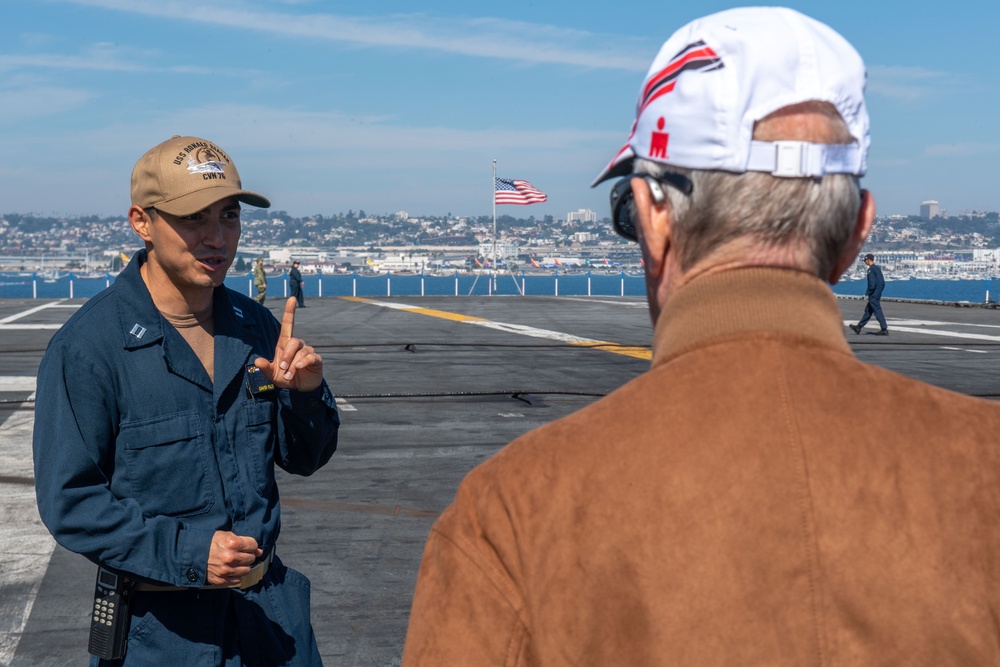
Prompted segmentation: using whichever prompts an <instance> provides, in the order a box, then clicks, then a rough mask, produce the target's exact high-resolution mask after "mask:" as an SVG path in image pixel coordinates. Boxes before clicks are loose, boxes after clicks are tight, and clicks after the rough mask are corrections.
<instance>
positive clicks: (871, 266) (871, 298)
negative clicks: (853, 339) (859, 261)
mask: <svg viewBox="0 0 1000 667" xmlns="http://www.w3.org/2000/svg"><path fill="white" fill-rule="evenodd" d="M865 264H866V265H867V266H868V289H866V290H865V298H867V299H868V303H867V304H866V305H865V314H864V315H862V316H861V321H860V322H858V323H857V324H849V325H848V326H849V327H851V331H853V332H854V333H856V334H859V333H861V330H862V329H864V328H865V325H866V324H868V320H870V319H871V317H872V315H874V316H875V319H876V320H878V323H879V325H881V327H882V328H881V329H879V330H878V332H877V333H876V334H875V335H876V336H888V335H889V327H887V326H886V324H885V316H884V315H882V290H883V289H884V288H885V278H883V277H882V269H880V268H879V266H878V264H876V263H875V255H873V254H871V253H868V254H867V255H865Z"/></svg>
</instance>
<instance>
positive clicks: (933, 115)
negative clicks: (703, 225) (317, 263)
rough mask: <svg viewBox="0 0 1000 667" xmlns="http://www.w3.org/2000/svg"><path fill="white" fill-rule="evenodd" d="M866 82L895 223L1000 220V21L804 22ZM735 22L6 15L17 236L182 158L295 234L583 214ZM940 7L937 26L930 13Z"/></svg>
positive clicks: (72, 12) (2, 106)
mask: <svg viewBox="0 0 1000 667" xmlns="http://www.w3.org/2000/svg"><path fill="white" fill-rule="evenodd" d="M788 5H789V6H791V7H794V8H796V9H799V10H800V11H803V12H805V13H807V14H810V15H811V16H813V17H815V18H817V19H819V20H821V21H824V22H825V23H827V24H829V25H831V26H832V27H833V28H835V29H836V30H838V31H839V32H841V33H842V34H843V35H844V36H845V37H847V39H848V40H850V41H851V42H852V43H853V44H854V45H855V47H856V48H857V49H858V51H859V52H860V53H861V55H862V57H863V58H864V59H865V61H866V64H867V66H868V71H869V85H868V102H869V111H870V114H871V116H872V141H873V145H872V150H871V153H870V166H869V172H868V176H867V177H866V178H865V180H864V185H865V187H867V188H868V189H870V190H872V191H873V192H874V193H875V197H876V201H877V203H878V210H879V213H880V214H895V213H902V214H916V213H918V209H919V205H920V202H921V201H923V200H925V199H936V200H938V201H939V202H940V205H941V207H942V208H943V209H946V210H947V211H948V212H950V213H960V212H962V211H965V210H971V209H979V210H994V211H995V210H1000V187H997V183H996V182H997V180H998V175H1000V166H998V165H1000V160H998V158H1000V122H998V118H997V116H998V114H1000V77H998V72H1000V49H998V48H997V46H996V37H995V35H996V26H997V24H998V19H1000V2H997V0H982V1H980V0H968V1H963V0H953V1H952V2H948V3H935V4H933V5H932V4H931V3H913V2H902V1H899V0H840V1H839V2H836V3H833V2H829V1H828V0H827V1H824V2H811V1H804V0H803V1H800V2H790V3H788ZM733 6H737V5H736V4H734V3H732V2H720V1H714V0H703V1H701V2H698V3H673V2H663V1H662V0H661V1H660V2H647V1H645V0H634V1H633V2H629V3H624V4H623V3H616V4H612V3H597V2H591V1H590V0H576V2H573V3H547V2H541V1H540V0H535V1H522V0H509V1H508V2H505V3H477V2H468V1H467V0H466V1H463V2H459V1H457V0H436V1H430V0H428V1H424V2H395V1H389V2H373V3H357V2H350V3H347V2H321V1H319V0H270V1H268V2H264V1H261V0H215V1H213V2H190V1H183V2H181V1H177V0H0V12H2V13H0V16H2V17H3V20H2V21H0V147H2V148H0V150H2V154H3V160H2V161H0V213H4V212H6V213H11V212H16V213H36V214H44V215H50V214H66V215H76V214H79V215H85V214H98V215H111V214H122V213H124V212H125V211H126V210H127V208H128V204H129V194H128V185H129V174H130V172H131V169H132V166H133V164H134V163H135V160H136V159H137V158H138V157H139V155H141V154H142V153H143V152H144V151H145V150H147V149H148V148H150V147H151V146H153V145H154V144H157V143H159V142H160V141H162V140H164V139H166V138H168V137H169V136H171V135H173V134H191V135H195V136H200V137H204V138H207V139H211V140H213V141H215V142H217V143H218V144H219V145H221V146H222V147H223V148H224V149H226V150H227V151H228V152H229V153H230V154H231V156H232V157H233V158H234V159H235V161H236V164H237V166H238V167H239V169H240V173H241V175H242V177H243V181H244V185H245V186H246V187H248V188H251V189H254V190H256V191H258V192H261V193H263V194H266V195H267V196H268V197H270V199H271V201H272V203H273V205H274V208H276V209H279V210H285V211H288V212H289V213H291V214H293V215H310V214H314V213H323V214H329V213H336V212H339V211H345V212H346V211H347V210H348V209H353V210H355V211H357V210H358V209H364V210H365V211H367V212H370V213H391V212H395V211H398V210H405V211H408V212H409V213H411V214H412V215H433V214H444V213H449V212H450V213H452V214H453V215H482V214H489V213H490V212H491V211H492V205H491V196H492V189H491V186H492V180H491V179H492V160H494V159H496V160H497V161H498V170H497V174H498V176H502V177H507V178H519V179H526V180H529V181H531V182H532V183H533V184H534V185H535V186H536V187H538V188H539V189H541V190H543V191H545V192H546V193H548V195H549V201H548V202H547V203H545V204H537V205H533V206H528V207H520V206H501V207H498V212H499V213H501V214H503V213H510V214H513V215H524V216H527V215H535V216H536V217H540V216H542V215H546V214H551V215H555V216H557V217H564V216H565V215H566V212H568V211H572V210H576V209H578V208H590V209H593V210H595V211H597V212H598V214H599V215H602V216H603V215H606V214H607V191H608V188H609V186H608V185H607V184H605V185H603V186H601V187H598V188H596V189H591V188H590V187H589V183H590V181H591V180H592V179H593V177H594V176H595V175H596V173H597V172H598V171H600V169H601V167H602V166H603V165H604V164H605V163H606V162H607V161H608V160H609V159H610V158H611V156H612V155H613V154H614V152H615V151H616V150H617V149H618V148H619V147H620V146H621V145H622V144H623V143H624V141H625V139H626V136H627V134H628V130H629V127H630V125H631V122H632V117H633V111H634V105H635V98H636V93H637V91H638V88H639V84H640V83H641V81H642V78H643V76H644V74H645V71H646V69H647V68H648V65H649V63H650V61H651V60H652V58H653V56H654V55H655V53H656V51H657V50H658V48H659V47H660V45H661V44H662V42H663V41H664V40H665V39H666V38H667V37H668V36H669V35H670V33H671V32H673V31H674V30H675V29H676V28H678V27H680V26H681V25H682V24H684V23H686V22H687V21H689V20H691V19H693V18H696V17H697V16H699V15H704V14H708V13H712V12H714V11H718V10H721V9H726V8H728V7H733ZM925 7H930V8H929V9H925Z"/></svg>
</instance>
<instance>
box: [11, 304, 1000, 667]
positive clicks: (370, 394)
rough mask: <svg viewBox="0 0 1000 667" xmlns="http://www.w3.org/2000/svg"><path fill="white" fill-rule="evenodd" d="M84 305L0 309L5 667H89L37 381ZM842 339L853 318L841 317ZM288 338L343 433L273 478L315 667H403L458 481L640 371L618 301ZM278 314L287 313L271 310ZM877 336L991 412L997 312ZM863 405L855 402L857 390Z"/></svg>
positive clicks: (901, 322) (937, 318) (869, 351)
mask: <svg viewBox="0 0 1000 667" xmlns="http://www.w3.org/2000/svg"><path fill="white" fill-rule="evenodd" d="M82 303H83V300H79V299H78V300H72V301H71V300H15V299H8V300H0V401H2V402H0V516H2V519H3V521H2V522H0V551H2V552H3V553H2V555H0V665H7V664H9V665H13V666H21V665H32V666H35V665H68V664H81V663H82V662H83V661H84V660H85V659H86V641H87V639H86V638H87V628H88V626H87V613H88V610H89V604H90V602H89V597H90V595H91V593H92V590H93V583H94V575H95V568H94V566H93V565H92V564H90V563H89V562H87V561H86V560H85V559H83V558H82V557H80V556H77V555H75V554H72V553H69V552H67V551H65V550H64V549H62V548H60V547H56V546H55V544H54V543H53V541H52V539H51V538H50V537H49V536H48V533H47V532H46V531H45V529H44V528H43V527H42V526H41V524H40V522H39V520H38V514H37V511H36V509H35V501H34V489H33V486H32V484H33V479H32V477H33V472H32V461H31V444H30V438H31V429H32V425H33V423H34V419H36V418H41V415H36V414H35V412H34V409H33V407H34V406H33V401H32V397H33V393H34V377H35V373H36V372H37V368H38V363H39V361H40V359H41V356H42V353H43V351H44V348H45V344H46V343H47V341H48V340H49V338H50V337H51V336H52V334H53V333H55V331H56V329H57V328H58V326H59V325H61V324H62V323H63V322H65V321H66V319H68V318H69V317H70V315H71V314H72V313H73V312H75V309H76V308H78V307H79V306H80V305H81V304H82ZM840 303H841V310H842V313H843V316H844V321H845V324H846V323H848V322H855V321H857V318H858V317H859V316H860V314H861V312H862V310H863V302H862V301H861V300H859V299H842V300H841V301H840ZM306 304H307V306H308V307H307V308H306V309H304V310H301V311H299V312H298V313H297V317H296V329H295V334H296V335H297V336H299V337H300V338H302V339H304V340H305V341H306V342H308V343H309V344H311V345H313V346H315V347H316V348H317V349H318V350H319V352H320V353H321V354H322V355H323V358H324V369H325V375H326V378H327V381H328V382H329V384H330V385H331V387H332V388H333V390H334V392H335V394H337V396H338V397H339V398H338V401H339V403H340V408H341V418H342V421H343V426H342V428H341V436H340V448H339V450H338V452H337V453H336V454H335V455H334V457H333V459H332V460H331V461H330V463H329V464H328V465H327V466H326V467H325V468H324V469H322V470H320V471H319V472H318V473H316V474H315V475H313V476H312V477H309V478H299V477H293V476H290V475H286V474H283V473H280V474H279V478H278V481H279V486H280V488H281V498H282V505H283V529H282V535H281V540H280V544H279V547H278V548H279V551H280V553H281V556H282V559H283V560H284V561H285V562H286V563H287V564H288V565H290V566H291V567H294V568H296V569H298V570H301V571H302V572H304V573H305V574H306V575H307V576H308V577H309V578H310V579H311V580H312V603H313V609H312V614H313V618H312V620H313V626H314V628H315V630H316V635H317V640H318V642H319V647H320V651H321V653H322V654H323V657H324V659H325V660H326V662H327V664H334V665H372V664H376V665H392V664H398V662H399V659H400V654H401V651H402V646H403V640H404V637H405V631H406V623H407V616H408V613H409V607H410V599H411V595H412V590H413V583H414V580H415V577H416V572H417V567H418V565H419V563H420V557H421V553H422V549H423V544H424V540H425V539H426V536H427V532H428V530H429V529H430V526H431V524H432V522H433V521H434V519H435V517H437V515H438V514H439V513H440V512H441V510H443V509H444V508H445V507H446V506H447V505H448V503H449V502H450V501H451V499H452V497H453V495H454V491H455V488H456V487H457V485H458V483H459V482H460V481H461V479H462V477H464V475H465V474H466V473H467V472H468V471H469V470H470V469H471V468H472V467H473V466H475V465H476V464H478V463H479V462H481V461H483V460H484V459H486V458H487V457H489V456H490V455H491V454H493V453H494V452H496V451H497V450H498V449H499V448H500V447H502V446H503V445H504V444H506V443H507V442H509V441H510V440H512V439H514V438H515V437H517V436H518V435H520V434H522V433H524V432H526V431H528V430H530V429H532V428H534V427H536V426H539V425H541V424H544V423H546V422H549V421H552V420H554V419H557V418H559V417H562V416H564V415H566V414H569V413H570V412H573V411H575V410H578V409H580V408H582V407H584V406H585V405H587V404H589V403H590V402H592V401H594V400H596V399H597V398H598V397H600V396H603V395H605V394H607V393H609V392H611V391H613V390H614V389H615V388H616V387H619V386H621V385H622V384H624V383H625V382H628V381H629V380H631V379H632V378H635V377H636V376H638V375H639V374H641V373H642V372H643V371H645V370H646V369H647V368H648V365H649V361H648V360H649V356H650V354H649V345H650V341H651V339H652V333H651V329H650V325H649V315H648V312H647V310H646V306H645V302H644V301H642V300H639V299H634V298H617V297H593V298H586V297H583V298H577V297H400V298H365V299H345V298H324V299H310V300H308V301H307V302H306ZM267 305H268V306H269V307H270V308H271V309H272V310H273V311H274V312H275V313H276V314H278V315H280V310H281V307H282V302H280V301H278V300H274V301H270V302H269V303H268V304H267ZM883 308H884V310H885V313H886V317H887V318H888V322H889V328H890V335H889V336H886V337H881V336H874V335H871V334H874V333H875V332H876V331H877V328H878V327H877V325H876V324H875V323H874V322H872V323H870V324H869V326H868V327H867V328H866V330H865V331H863V332H862V333H861V334H860V335H855V334H853V333H852V332H851V331H850V330H848V329H847V327H846V326H845V328H844V331H845V335H846V337H847V340H848V342H849V343H850V344H851V347H852V349H853V351H854V352H855V354H856V355H857V356H858V357H859V358H861V359H862V360H864V361H867V362H870V363H873V364H876V365H879V366H883V367H886V368H889V369H891V370H894V371H897V372H899V373H902V374H904V375H909V376H912V377H916V378H919V379H921V380H925V381H927V382H930V383H932V384H936V385H939V386H942V387H946V388H948V389H952V390H954V391H958V392H962V393H966V394H971V395H978V396H984V397H1000V380H998V378H1000V311H998V310H989V309H981V308H970V307H954V306H947V305H928V304H916V303H901V302H893V301H883ZM859 391H861V388H859Z"/></svg>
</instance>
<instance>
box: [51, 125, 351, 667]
mask: <svg viewBox="0 0 1000 667" xmlns="http://www.w3.org/2000/svg"><path fill="white" fill-rule="evenodd" d="M241 202H243V203H247V204H251V205H254V206H260V207H267V206H270V202H268V200H267V199H266V198H264V197H262V196H261V195H259V194H256V193H254V192H250V191H247V190H243V189H242V185H241V182H240V177H239V173H238V172H237V171H236V167H235V165H234V164H233V162H232V160H231V159H230V158H229V156H228V155H227V154H226V153H225V152H224V151H223V150H222V149H220V148H219V147H218V146H217V145H215V144H213V143H212V142H209V141H205V140H203V139H198V138H196V137H174V138H172V139H169V140H167V141H165V142H163V143H162V144H159V145H158V146H156V147H155V148H153V149H151V150H150V151H149V152H147V153H146V154H145V155H143V156H142V158H140V160H139V161H138V163H137V164H136V166H135V169H134V171H133V173H132V206H131V208H130V209H129V212H128V219H129V223H130V224H131V226H132V229H133V230H134V231H135V233H136V234H137V235H138V236H139V238H141V239H142V241H143V243H144V245H145V248H144V249H143V250H140V251H138V252H137V253H136V254H135V256H134V257H133V258H132V260H131V261H130V262H129V264H128V266H127V267H126V268H125V270H124V271H123V272H122V273H121V274H120V275H119V276H118V278H117V279H116V280H115V282H114V284H113V285H112V286H111V287H109V288H108V289H106V290H105V291H103V292H102V293H100V294H98V295H97V296H95V297H94V298H92V299H90V300H89V301H88V302H87V303H86V304H85V305H84V306H83V307H82V308H81V309H80V310H79V311H78V312H77V313H76V314H75V315H74V316H73V317H72V318H71V319H70V320H69V321H68V322H67V323H66V324H65V326H63V328H62V329H61V330H60V331H59V332H58V333H57V334H56V335H55V336H54V337H53V339H52V341H51V342H50V344H49V347H48V350H47V351H46V353H45V356H44V358H43V360H42V363H41V367H40V369H39V373H38V390H37V397H36V401H37V402H36V412H37V414H38V419H37V420H36V422H35V432H34V456H35V483H36V491H37V496H38V508H39V511H40V513H41V517H42V519H43V521H44V522H45V525H46V526H47V527H48V528H49V530H50V531H51V532H52V534H53V535H54V536H55V538H56V540H57V541H58V542H59V543H60V544H62V545H63V546H65V547H66V548H68V549H70V550H72V551H75V552H77V553H80V554H83V555H84V556H86V557H87V558H89V559H90V560H91V561H93V562H94V563H97V564H100V565H102V566H103V567H106V568H110V569H112V570H114V571H116V572H118V573H126V574H128V575H129V579H136V580H138V582H139V583H138V584H136V586H135V589H134V592H133V593H132V604H131V607H132V609H131V611H132V613H131V629H130V631H129V633H128V645H127V649H126V654H125V657H124V659H123V660H115V661H113V662H110V661H105V660H99V659H98V658H96V657H92V658H91V664H92V665H107V664H116V665H118V664H123V665H183V666H184V667H189V666H196V665H226V666H235V665H268V666H273V665H318V664H320V662H321V661H320V657H319V651H318V649H317V646H316V640H315V636H314V634H313V630H312V626H311V623H310V620H309V581H308V579H306V577H305V576H303V575H302V574H300V573H298V572H296V571H295V570H292V569H291V568H288V567H286V566H285V565H284V564H283V563H282V562H281V560H280V559H279V558H278V557H277V555H276V554H275V547H276V543H277V540H278V532H279V529H280V511H279V510H280V507H279V504H278V492H277V488H276V486H275V479H274V466H275V465H278V466H279V467H281V468H282V469H284V470H286V471H288V472H290V473H295V474H300V475H309V474H311V473H313V472H314V471H316V470H317V469H318V468H319V467H320V466H322V465H324V464H325V463H326V462H327V461H328V460H329V459H330V456H331V455H332V454H333V452H334V450H335V449H336V446H337V430H338V426H339V420H338V416H337V410H336V407H335V403H334V397H333V395H332V394H331V393H330V389H329V388H328V386H327V384H326V382H325V381H324V379H323V361H322V359H321V358H320V356H319V355H318V354H316V352H315V350H314V349H313V348H312V347H311V346H309V345H307V344H306V343H304V342H303V341H302V340H300V339H298V338H295V336H294V332H293V327H294V323H295V305H296V304H295V300H294V299H290V300H289V301H288V302H287V305H286V307H285V311H284V316H283V319H282V321H281V323H280V324H279V323H278V321H277V320H276V319H275V318H274V316H273V315H271V313H270V311H268V310H267V309H265V308H264V307H263V306H261V305H259V304H257V303H256V302H254V301H253V300H252V299H250V298H249V297H246V296H243V295H241V294H238V293H236V292H234V291H231V290H229V289H227V288H226V287H225V286H224V285H223V280H224V279H225V276H226V272H227V270H228V269H229V266H230V265H231V264H232V262H233V258H234V257H235V254H236V247H237V243H238V242H239V238H240V203H241ZM81 602H83V601H81ZM83 641H84V638H83V637H81V644H82V642H83Z"/></svg>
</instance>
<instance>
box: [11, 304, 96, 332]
mask: <svg viewBox="0 0 1000 667" xmlns="http://www.w3.org/2000/svg"><path fill="white" fill-rule="evenodd" d="M64 301H65V299H62V300H60V301H54V302H52V303H44V304H42V305H41V306H35V307H34V308H29V309H28V310H25V311H22V312H20V313H15V314H13V315H8V316H7V317H5V318H3V319H0V331H38V330H42V329H58V328H60V327H62V324H10V323H11V322H13V321H15V320H19V319H21V318H22V317H27V316H29V315H34V314H35V313H37V312H40V311H42V310H45V309H46V308H74V309H75V308H79V307H80V306H79V305H78V304H74V303H63V302H64Z"/></svg>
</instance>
